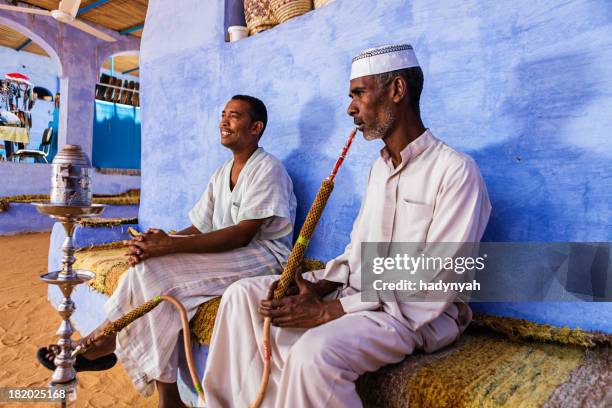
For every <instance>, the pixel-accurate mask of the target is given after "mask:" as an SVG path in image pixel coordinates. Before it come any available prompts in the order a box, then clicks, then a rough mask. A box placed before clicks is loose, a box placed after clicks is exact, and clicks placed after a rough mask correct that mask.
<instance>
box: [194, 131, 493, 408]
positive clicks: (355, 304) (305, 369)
mask: <svg viewBox="0 0 612 408" xmlns="http://www.w3.org/2000/svg"><path fill="white" fill-rule="evenodd" d="M401 157H402V163H401V164H400V165H399V166H398V167H397V168H394V167H393V164H392V162H391V159H390V157H389V155H388V152H387V151H386V150H385V149H383V150H382V151H381V157H380V158H379V159H378V160H376V161H375V163H374V164H373V166H372V168H371V170H370V175H369V178H368V186H367V190H366V194H365V196H364V199H363V202H362V206H361V209H360V211H359V215H358V216H357V219H356V220H355V222H354V225H353V230H352V232H351V241H350V243H349V245H348V246H347V248H346V250H345V252H344V253H343V254H342V255H340V256H339V257H337V258H336V259H334V260H332V261H330V262H329V263H328V264H327V266H326V268H325V270H321V271H317V272H315V273H313V274H311V275H310V276H309V279H311V280H318V279H327V280H330V281H334V282H340V283H342V287H341V289H340V290H339V291H337V293H336V294H332V295H331V296H332V297H333V296H337V297H338V298H339V299H340V302H341V304H342V307H343V309H344V312H345V313H346V314H345V315H343V316H342V317H340V318H338V319H336V320H334V321H331V322H328V323H326V324H323V325H321V326H318V327H315V328H312V329H308V330H303V329H280V328H278V327H273V328H272V330H271V337H272V361H273V366H272V373H271V376H270V383H269V384H268V389H267V393H266V397H265V399H264V403H263V406H264V407H278V408H281V407H289V406H290V407H323V406H333V407H344V406H346V407H358V406H361V401H360V399H359V396H358V395H357V392H356V390H355V385H354V381H355V380H356V379H357V378H358V376H359V375H361V374H363V373H365V372H368V371H374V370H377V369H378V368H380V367H382V366H384V365H387V364H391V363H397V362H399V361H401V360H402V359H403V358H404V357H405V355H406V354H410V353H412V352H413V351H414V350H415V349H424V350H425V351H427V352H433V351H435V350H437V349H440V348H441V347H444V346H447V345H449V344H451V343H452V342H454V341H455V340H456V339H457V338H458V337H459V336H460V334H461V333H462V331H463V330H464V329H465V327H466V326H467V324H468V323H469V322H470V320H471V311H470V309H469V307H468V306H467V304H465V303H462V302H457V303H454V302H452V301H451V300H449V301H448V302H428V303H425V302H363V301H362V299H361V293H360V292H361V243H362V242H477V241H479V240H480V238H481V237H482V234H483V233H484V230H485V227H486V224H487V221H488V218H489V214H490V211H491V205H490V203H489V198H488V195H487V190H486V187H485V184H484V181H483V179H482V177H481V175H480V172H479V170H478V167H477V165H476V164H475V163H474V161H473V160H472V159H471V158H470V157H468V156H466V155H464V154H461V153H459V152H457V151H455V150H453V149H451V148H450V147H448V146H446V145H445V144H444V143H442V142H440V141H439V140H437V139H436V138H435V137H434V136H433V135H432V134H431V132H430V131H429V130H427V131H426V132H425V133H423V134H422V135H421V136H420V137H419V138H417V139H416V140H414V141H413V142H412V143H410V144H409V145H408V146H407V147H406V148H405V149H404V150H403V151H402V152H401ZM275 279H277V277H272V276H268V277H260V278H253V279H244V280H242V281H239V282H236V283H235V284H233V285H232V286H230V288H228V290H227V291H226V293H225V295H224V296H223V299H222V302H221V307H220V309H219V313H218V314H217V321H216V324H215V329H214V333H213V338H212V341H211V346H210V349H209V354H208V361H207V364H206V372H205V376H204V389H205V394H206V399H207V403H208V406H209V407H211V408H215V407H243V406H247V405H248V404H249V403H250V402H251V401H252V400H253V399H254V397H255V395H256V392H257V387H258V384H259V380H260V378H261V368H262V357H261V356H262V353H263V350H262V347H261V339H262V325H263V319H262V317H261V316H260V315H259V313H258V312H257V308H258V306H259V301H260V300H261V299H262V298H264V297H265V296H266V293H267V289H268V287H269V285H270V284H271V283H272V282H273V281H274V280H275Z"/></svg>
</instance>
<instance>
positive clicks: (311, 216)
mask: <svg viewBox="0 0 612 408" xmlns="http://www.w3.org/2000/svg"><path fill="white" fill-rule="evenodd" d="M356 134H357V129H356V128H355V129H353V130H352V131H351V133H350V135H349V137H348V139H347V141H346V144H345V145H344V148H343V149H342V153H340V157H338V160H337V161H336V164H335V165H334V168H333V169H332V172H331V173H330V175H329V176H328V177H327V178H326V179H325V180H323V182H322V183H321V188H320V189H319V192H318V193H317V196H316V197H315V200H314V202H313V203H312V206H311V207H310V210H309V211H308V214H307V215H306V220H305V221H304V224H303V225H302V229H301V230H300V234H299V235H298V239H297V241H296V243H295V245H294V246H293V249H292V250H291V253H290V254H289V258H288V259H287V263H286V264H285V268H284V269H283V272H282V274H281V276H280V278H279V281H278V286H277V287H276V290H275V291H274V293H273V294H272V299H274V300H279V299H281V298H282V297H283V296H285V293H286V291H287V289H288V288H289V285H290V284H291V282H293V281H294V280H295V276H296V274H297V273H300V272H299V267H300V265H301V263H302V260H303V259H304V253H305V252H306V249H307V248H308V244H309V243H310V239H311V238H312V235H313V233H314V230H315V228H316V227H317V224H318V223H319V220H320V219H321V215H322V214H323V210H324V209H325V205H326V204H327V200H328V199H329V196H330V195H331V193H332V191H333V189H334V179H335V178H336V173H338V170H339V169H340V166H341V165H342V162H343V161H344V158H345V157H346V155H347V153H348V150H349V148H350V147H351V144H352V143H353V140H354V139H355V135H356ZM270 325H271V319H270V318H269V317H266V318H265V319H264V328H263V363H264V367H263V372H262V375H261V382H260V384H259V390H258V391H257V397H256V398H255V401H254V402H253V403H252V404H251V406H250V408H259V407H260V406H261V403H262V402H263V399H264V396H265V393H266V388H267V386H268V381H269V380H270V370H271V359H272V352H271V349H270Z"/></svg>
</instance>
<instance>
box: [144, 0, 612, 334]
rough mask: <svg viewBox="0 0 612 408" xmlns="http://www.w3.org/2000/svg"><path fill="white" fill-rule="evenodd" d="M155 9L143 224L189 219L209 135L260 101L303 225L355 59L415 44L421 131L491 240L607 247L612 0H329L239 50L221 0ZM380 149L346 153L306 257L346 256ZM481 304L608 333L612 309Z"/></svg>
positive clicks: (212, 142)
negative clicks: (242, 96)
mask: <svg viewBox="0 0 612 408" xmlns="http://www.w3.org/2000/svg"><path fill="white" fill-rule="evenodd" d="M165 3H166V2H164V1H162V0H151V1H150V2H149V11H148V15H147V23H146V27H145V32H144V36H143V41H142V44H141V87H142V90H143V94H142V105H143V131H142V132H143V140H142V143H143V145H142V167H143V178H142V193H143V194H142V202H141V207H140V220H141V223H142V224H144V225H143V226H144V227H148V226H153V225H155V226H160V227H163V228H171V227H172V228H176V227H182V226H185V225H187V224H188V223H189V221H188V218H187V212H188V210H189V209H190V208H191V207H192V206H193V204H194V203H195V202H196V201H197V199H198V198H199V196H200V194H201V192H202V190H203V189H204V187H205V185H206V183H207V180H208V178H209V177H210V175H211V174H212V172H213V171H214V169H215V168H216V167H217V166H218V165H219V164H220V163H222V162H223V161H224V160H226V159H228V158H229V157H230V154H229V152H228V151H227V150H225V149H224V148H223V147H222V146H221V145H220V144H219V135H218V133H219V132H218V129H217V126H218V121H219V115H220V111H221V109H222V107H223V105H224V103H225V102H226V101H227V99H229V97H231V95H233V94H235V93H247V94H252V95H256V96H258V97H260V98H262V99H263V100H264V102H265V103H266V104H267V106H268V110H269V116H270V121H269V124H268V129H267V130H266V133H265V135H264V136H263V139H262V145H263V146H264V148H265V149H267V150H268V151H270V152H272V153H273V154H275V155H276V156H277V157H279V158H280V159H281V160H282V161H283V162H284V164H285V166H286V167H287V169H288V171H289V173H290V174H291V176H292V177H293V180H294V184H295V191H296V195H297V198H298V202H299V207H298V223H299V222H301V221H302V220H303V219H304V215H305V212H306V211H307V208H308V206H309V205H310V203H311V201H312V199H313V198H314V196H315V194H316V191H317V190H318V186H319V184H320V182H321V180H322V179H323V178H324V177H325V176H326V175H327V173H328V172H329V170H330V169H331V167H332V165H333V162H334V160H335V158H336V157H337V155H338V153H339V151H340V149H341V147H342V145H343V143H344V140H345V138H346V135H347V133H348V132H349V130H350V129H351V125H352V121H351V120H350V118H349V117H348V116H347V115H346V107H347V104H348V98H347V91H348V74H349V69H350V60H351V57H352V56H354V55H355V54H356V53H357V52H359V51H360V50H362V49H363V48H366V47H370V46H376V45H380V44H386V43H397V42H409V43H411V44H412V45H413V46H414V47H415V50H416V52H417V55H418V58H419V60H420V62H421V65H422V68H423V70H424V74H425V89H424V93H423V96H422V113H423V119H424V121H425V123H426V125H427V126H429V127H430V128H431V129H432V131H433V132H434V134H436V135H437V136H438V137H439V138H441V139H443V140H444V141H446V142H447V143H448V144H449V145H451V146H453V147H455V148H458V149H460V150H462V151H465V152H467V153H469V154H471V155H472V156H473V157H474V158H475V159H476V160H477V162H478V164H479V165H480V168H481V170H482V173H483V175H484V177H485V179H486V182H487V185H488V188H489V192H490V196H491V201H492V204H493V215H492V218H491V222H490V225H489V228H488V230H487V232H486V236H485V238H486V239H487V240H496V241H610V240H611V238H612V223H611V222H610V221H611V219H612V209H611V205H610V198H611V191H612V177H611V176H612V174H611V166H610V159H611V158H612V143H610V142H609V138H610V129H611V128H612V115H611V114H610V106H612V77H611V76H610V75H609V73H610V72H611V71H612V3H610V2H602V1H598V0H573V1H563V2H560V1H553V0H542V1H537V2H534V1H531V0H529V1H527V0H517V1H495V2H485V1H482V2H475V1H473V2H466V1H459V0H456V1H450V0H446V1H443V0H415V1H402V0H379V1H371V0H336V1H335V2H334V3H332V4H330V5H328V6H326V7H323V8H321V9H318V10H315V11H313V12H310V13H308V14H306V15H304V16H302V17H299V18H296V19H294V20H292V21H290V22H288V23H285V24H283V25H280V26H277V27H275V28H274V29H272V30H269V31H267V32H264V33H261V34H258V35H256V36H254V37H251V38H248V39H246V40H242V41H239V42H236V43H225V42H224V14H223V13H224V8H225V7H224V1H223V0H216V1H209V2H202V1H197V0H185V1H184V4H183V7H181V8H179V9H175V10H174V11H173V13H171V14H168V12H167V7H166V5H165ZM161 118H170V119H168V120H161ZM169 141H171V142H169ZM160 146H164V148H160ZM380 147H381V144H380V143H379V142H370V143H366V142H365V141H364V140H359V141H357V143H355V145H354V146H353V148H352V151H351V153H350V157H349V158H348V159H347V161H346V164H345V165H344V167H343V168H342V169H341V171H340V174H339V178H338V182H337V185H336V191H335V192H334V194H333V195H332V197H331V199H330V202H329V204H328V207H327V209H326V212H325V215H324V217H323V219H322V221H321V223H320V225H319V227H318V230H317V233H316V235H315V238H314V239H313V242H312V244H311V247H310V249H309V255H310V256H314V257H317V258H320V259H324V260H327V259H330V258H332V257H334V256H336V255H338V254H339V253H341V251H342V250H343V248H344V246H345V245H346V243H347V242H348V236H349V232H350V228H351V224H352V221H353V219H354V217H355V215H356V213H357V210H358V206H359V203H360V200H361V197H362V194H363V191H364V186H365V181H366V177H367V172H368V168H369V165H370V163H371V162H372V161H373V160H374V159H375V158H376V157H377V154H378V150H379V149H380ZM484 307H485V309H487V310H490V311H494V312H496V313H499V314H508V315H516V316H519V315H520V317H526V318H531V319H534V320H538V321H545V322H546V321H548V322H551V323H554V324H568V325H570V326H582V327H585V328H590V329H602V330H606V331H610V332H612V326H611V324H612V323H610V322H612V305H611V304H586V303H585V304H576V303H573V304H566V306H563V309H560V308H558V305H538V306H537V307H536V306H533V305H528V304H522V305H501V306H496V308H495V309H493V308H489V307H488V306H486V305H485V306H484ZM551 316H552V317H551Z"/></svg>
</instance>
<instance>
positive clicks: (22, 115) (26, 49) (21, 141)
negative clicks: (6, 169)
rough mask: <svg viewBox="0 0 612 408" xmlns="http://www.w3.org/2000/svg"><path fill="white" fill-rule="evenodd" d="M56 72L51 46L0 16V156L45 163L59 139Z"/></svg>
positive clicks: (57, 65)
mask: <svg viewBox="0 0 612 408" xmlns="http://www.w3.org/2000/svg"><path fill="white" fill-rule="evenodd" d="M62 74H63V69H62V64H61V63H60V60H59V57H58V55H57V53H56V52H55V50H54V48H53V47H51V45H49V44H48V43H47V42H46V41H44V40H43V39H42V38H40V37H39V36H38V35H37V34H36V33H34V32H33V31H30V30H29V29H28V28H26V27H24V26H22V25H20V24H18V23H15V22H14V21H11V20H8V19H6V18H3V17H0V81H1V82H0V112H1V114H0V139H1V140H0V160H4V161H19V162H26V163H47V162H51V160H52V159H53V156H54V154H55V152H57V144H58V137H59V127H60V117H61V114H60V111H61V104H60V95H61V90H60V88H61V78H62Z"/></svg>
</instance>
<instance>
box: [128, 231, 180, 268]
mask: <svg viewBox="0 0 612 408" xmlns="http://www.w3.org/2000/svg"><path fill="white" fill-rule="evenodd" d="M171 239H172V238H170V237H169V236H168V234H166V233H165V232H164V231H162V230H160V229H157V228H149V229H148V230H147V231H146V232H145V233H143V234H141V235H138V236H136V237H134V238H133V239H131V240H126V241H123V244H124V245H126V246H127V247H128V250H127V252H126V253H125V255H126V256H127V257H128V263H129V264H130V266H132V267H133V266H135V265H136V264H138V263H140V262H142V261H144V260H145V259H148V258H153V257H156V256H162V255H166V254H168V253H170V242H171Z"/></svg>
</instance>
